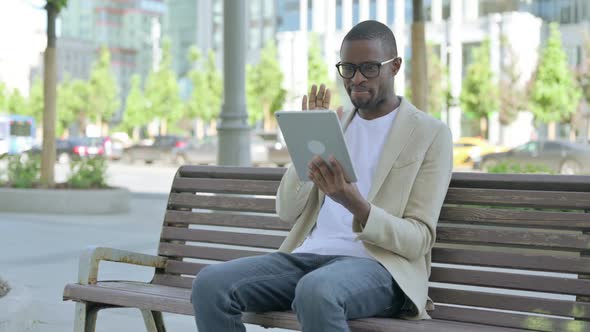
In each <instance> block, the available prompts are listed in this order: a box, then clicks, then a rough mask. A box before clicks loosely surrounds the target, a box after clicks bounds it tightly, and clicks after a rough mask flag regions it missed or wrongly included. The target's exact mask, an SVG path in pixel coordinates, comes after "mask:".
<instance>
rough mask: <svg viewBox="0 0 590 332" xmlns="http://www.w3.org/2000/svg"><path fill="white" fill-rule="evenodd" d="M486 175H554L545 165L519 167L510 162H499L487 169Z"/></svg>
mask: <svg viewBox="0 0 590 332" xmlns="http://www.w3.org/2000/svg"><path fill="white" fill-rule="evenodd" d="M487 171H488V173H501V174H505V173H510V174H531V173H532V174H534V173H543V174H554V172H553V171H552V170H551V168H549V167H547V166H545V165H538V164H525V165H521V164H518V163H511V162H501V163H498V164H496V165H494V166H491V167H490V168H488V170H487Z"/></svg>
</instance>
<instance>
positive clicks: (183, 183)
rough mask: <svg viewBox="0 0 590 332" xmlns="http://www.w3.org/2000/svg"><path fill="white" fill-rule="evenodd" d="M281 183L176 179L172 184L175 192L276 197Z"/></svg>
mask: <svg viewBox="0 0 590 332" xmlns="http://www.w3.org/2000/svg"><path fill="white" fill-rule="evenodd" d="M279 183H280V182H279V181H265V180H232V179H195V178H185V177H176V178H175V179H174V182H173V183H172V191H173V192H203V193H232V194H251V195H271V196H274V195H275V194H276V193H277V189H278V188H279Z"/></svg>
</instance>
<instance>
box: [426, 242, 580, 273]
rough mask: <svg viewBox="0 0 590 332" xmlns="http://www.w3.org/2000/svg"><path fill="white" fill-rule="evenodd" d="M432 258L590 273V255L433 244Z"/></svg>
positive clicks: (493, 265)
mask: <svg viewBox="0 0 590 332" xmlns="http://www.w3.org/2000/svg"><path fill="white" fill-rule="evenodd" d="M432 261H433V262H436V263H446V264H459V265H474V266H488V267H500V268H502V267H504V268H514V269H522V270H536V271H544V272H561V273H579V274H590V258H584V257H567V256H551V255H538V254H524V253H504V252H494V251H484V250H475V249H455V248H437V247H435V248H434V249H433V250H432Z"/></svg>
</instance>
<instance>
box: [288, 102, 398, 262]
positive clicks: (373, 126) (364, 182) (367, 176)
mask: <svg viewBox="0 0 590 332" xmlns="http://www.w3.org/2000/svg"><path fill="white" fill-rule="evenodd" d="M396 114H397V109H395V110H394V111H393V112H389V113H388V114H387V115H384V116H382V117H379V118H377V119H373V120H365V119H363V118H361V117H360V116H359V115H358V114H357V115H355V116H354V118H353V119H352V121H351V123H350V124H349V125H348V128H347V129H346V132H345V133H344V138H345V140H346V145H347V146H348V150H349V153H350V158H351V160H352V164H353V167H354V170H355V173H356V175H357V183H356V185H357V187H358V189H359V192H360V193H361V195H362V196H363V197H364V198H365V199H366V198H367V195H368V194H369V191H370V190H371V182H372V180H373V175H374V173H375V168H376V167H377V163H378V162H379V157H380V156H381V150H382V149H383V144H384V143H385V138H386V137H387V134H388V133H389V130H390V129H391V125H392V123H393V121H394V120H395V117H396ZM352 219H353V217H352V213H350V212H349V211H348V210H347V209H346V208H345V207H344V206H342V205H341V204H339V203H336V202H335V201H333V200H332V199H331V198H330V197H328V196H326V198H325V200H324V204H323V205H322V207H321V209H320V212H319V215H318V220H317V223H316V227H315V228H314V229H313V231H312V232H311V233H310V234H309V236H308V237H307V238H306V239H305V241H304V242H303V244H302V245H301V246H300V247H298V248H296V249H295V250H294V251H293V253H303V252H305V253H314V254H321V255H344V256H354V257H366V258H372V257H371V256H370V255H369V254H368V253H367V251H366V250H365V247H364V246H363V244H362V243H361V241H356V240H355V238H356V234H354V232H353V231H352Z"/></svg>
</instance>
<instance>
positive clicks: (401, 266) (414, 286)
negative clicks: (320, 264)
mask: <svg viewBox="0 0 590 332" xmlns="http://www.w3.org/2000/svg"><path fill="white" fill-rule="evenodd" d="M355 113H356V111H353V112H349V113H348V114H345V116H344V117H343V120H342V122H343V125H344V127H345V128H346V127H347V126H348V124H349V123H350V121H351V120H352V118H353V116H354V115H355ZM367 148H370V147H367ZM452 154H453V149H452V139H451V132H450V130H449V128H448V127H447V126H446V125H445V124H444V123H442V122H441V121H439V120H436V119H434V118H433V117H431V116H429V115H428V114H426V113H424V112H421V111H419V110H418V109H416V107H414V105H412V104H410V103H409V102H408V101H407V100H405V99H403V98H402V102H401V105H400V107H399V109H398V114H397V115H396V118H395V120H394V123H393V125H392V126H391V130H390V132H389V134H388V136H387V138H386V141H385V144H384V146H383V152H382V153H381V157H380V159H379V163H378V165H377V169H376V171H375V175H374V178H373V181H372V185H371V190H370V192H369V195H368V197H367V199H368V201H369V202H370V203H371V210H370V213H369V218H368V221H367V224H366V226H365V228H364V229H363V228H362V227H361V225H360V224H358V223H357V222H353V226H352V228H353V231H354V232H355V233H356V234H357V239H359V240H362V242H363V244H364V246H365V248H366V249H367V251H368V252H369V253H370V254H371V255H372V256H373V257H374V258H375V259H377V260H378V261H379V262H380V263H381V264H382V265H383V266H385V268H386V269H387V270H388V271H389V272H390V273H391V275H392V277H393V278H394V280H396V282H397V283H398V284H399V286H400V287H401V289H402V290H403V291H404V293H405V295H406V302H405V304H404V306H403V308H402V313H401V314H400V316H401V317H403V318H407V319H425V318H430V317H429V316H428V314H427V313H426V310H432V309H434V305H433V303H432V301H430V299H429V298H428V278H429V276H430V262H431V249H432V247H433V245H434V241H435V239H436V224H437V221H438V216H439V213H440V209H441V206H442V204H443V201H444V198H445V196H446V192H447V189H448V186H449V182H450V179H451V172H452V167H453V165H452V164H453V155H452ZM323 201H324V194H323V193H322V192H320V191H319V190H318V189H317V188H316V186H315V185H314V184H313V183H312V182H305V183H304V182H301V181H299V178H298V176H297V173H296V172H295V169H294V168H293V166H291V167H289V168H288V169H287V171H286V173H285V175H284V176H283V178H282V180H281V184H280V186H279V189H278V192H277V201H276V208H277V213H278V215H279V217H280V218H281V219H282V220H285V221H287V222H290V223H292V224H293V228H292V229H291V231H290V232H289V235H288V236H287V238H286V239H285V241H284V242H283V244H282V245H281V247H280V248H279V250H280V251H283V252H291V251H293V250H294V249H295V248H297V247H298V246H300V245H301V244H302V243H303V241H304V240H305V238H306V237H307V235H308V234H309V233H310V231H311V230H312V229H313V227H314V225H315V223H316V219H317V217H318V213H319V211H320V207H321V206H322V204H323Z"/></svg>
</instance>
